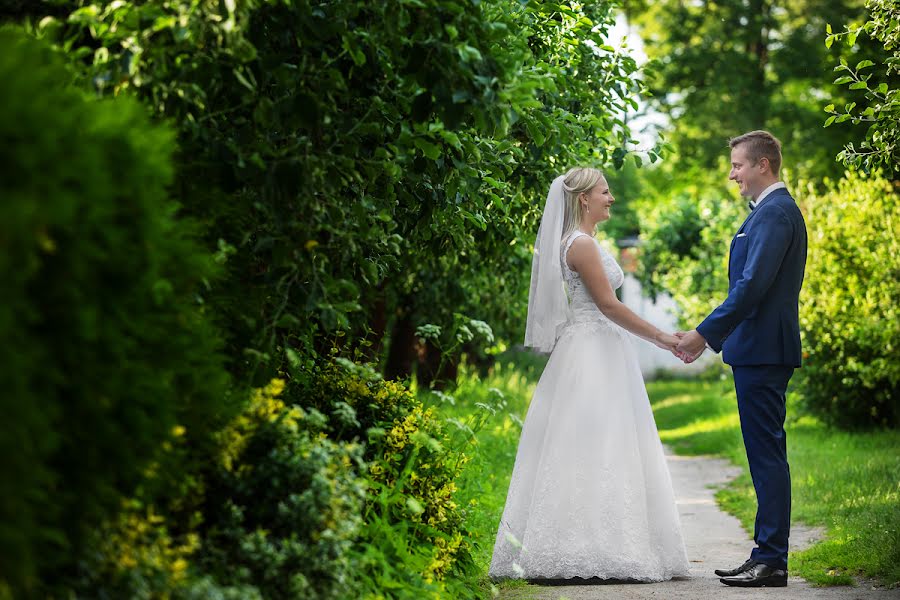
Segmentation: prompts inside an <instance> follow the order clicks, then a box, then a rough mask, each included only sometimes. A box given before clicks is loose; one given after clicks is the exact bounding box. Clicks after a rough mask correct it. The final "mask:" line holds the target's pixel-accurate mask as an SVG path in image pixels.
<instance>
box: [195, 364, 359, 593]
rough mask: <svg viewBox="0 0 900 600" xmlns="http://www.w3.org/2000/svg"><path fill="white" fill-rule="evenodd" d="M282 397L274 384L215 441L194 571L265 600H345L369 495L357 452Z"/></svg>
mask: <svg viewBox="0 0 900 600" xmlns="http://www.w3.org/2000/svg"><path fill="white" fill-rule="evenodd" d="M283 389H284V382H283V381H282V380H280V379H276V380H273V381H272V382H271V383H270V384H269V385H268V386H266V387H265V388H263V389H260V390H256V391H254V393H253V398H252V400H251V402H250V405H249V406H248V408H247V409H246V410H245V412H244V413H243V414H241V415H240V416H239V417H238V418H237V419H236V420H235V421H234V422H233V423H232V424H231V425H230V426H229V427H227V428H226V429H225V430H224V431H223V432H222V442H223V443H222V453H221V455H220V457H219V461H218V464H217V465H216V468H215V469H214V471H213V474H212V476H211V477H210V481H209V483H208V488H207V498H206V500H207V503H206V513H205V515H204V524H203V528H204V533H203V543H202V546H201V549H200V550H199V552H198V555H197V564H198V567H199V568H200V569H201V570H202V571H203V572H204V573H208V574H210V575H211V576H212V577H213V578H214V579H215V581H217V582H222V583H225V584H228V585H252V586H254V587H255V588H257V589H258V590H259V591H260V593H261V594H262V596H263V597H265V598H276V599H277V598H284V599H288V598H290V599H293V598H321V599H323V600H324V599H329V598H334V599H341V598H347V597H350V596H351V590H352V589H353V585H354V581H353V577H354V572H355V565H354V563H353V556H352V554H351V552H350V550H351V548H352V546H353V544H354V543H355V542H356V540H357V537H358V534H359V528H360V525H361V514H360V512H361V509H362V505H363V499H364V497H365V490H366V488H365V485H364V481H363V480H362V479H361V477H360V476H359V473H360V472H361V471H363V470H364V468H365V466H364V464H363V463H362V447H361V445H360V444H358V443H355V442H343V441H335V440H332V439H329V438H328V437H327V434H326V432H325V431H324V429H325V426H326V424H327V421H326V419H325V417H324V416H323V415H322V414H321V413H319V412H318V411H317V410H315V409H308V410H307V409H303V408H300V407H298V406H288V405H286V404H285V403H284V402H283V401H282V400H281V399H279V396H280V395H281V393H282V391H283Z"/></svg>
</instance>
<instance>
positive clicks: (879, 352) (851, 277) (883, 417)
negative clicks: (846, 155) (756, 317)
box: [798, 175, 900, 428]
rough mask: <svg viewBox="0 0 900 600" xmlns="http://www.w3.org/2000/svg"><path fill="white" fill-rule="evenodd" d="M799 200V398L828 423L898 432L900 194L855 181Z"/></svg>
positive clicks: (872, 180) (880, 182) (870, 181)
mask: <svg viewBox="0 0 900 600" xmlns="http://www.w3.org/2000/svg"><path fill="white" fill-rule="evenodd" d="M801 201H802V203H803V205H804V206H805V208H806V214H807V219H808V222H809V260H808V263H807V269H806V272H807V275H806V279H805V280H804V284H803V292H802V295H801V304H800V322H801V327H802V331H803V349H804V366H803V368H802V369H800V370H799V372H798V373H799V375H800V386H799V388H798V389H799V390H800V392H801V394H802V395H803V398H804V400H805V403H806V405H807V407H808V408H809V410H811V411H812V412H813V413H814V414H817V415H820V416H821V417H823V418H824V420H826V421H828V422H829V423H833V424H836V425H840V426H843V427H847V428H853V427H864V426H870V425H887V426H891V427H897V426H900V362H898V361H897V352H898V349H900V312H898V311H900V277H898V275H900V239H898V237H897V232H898V227H897V224H898V223H900V190H898V188H897V186H896V185H895V184H892V183H890V182H888V181H885V180H884V179H882V178H880V177H876V176H870V177H863V176H859V175H848V176H847V177H846V178H844V179H841V180H840V181H839V182H838V183H837V184H833V185H831V187H830V189H829V190H828V191H827V192H826V193H824V194H810V195H807V196H805V197H803V198H802V199H801Z"/></svg>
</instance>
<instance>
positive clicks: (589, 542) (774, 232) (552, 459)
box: [489, 131, 806, 587]
mask: <svg viewBox="0 0 900 600" xmlns="http://www.w3.org/2000/svg"><path fill="white" fill-rule="evenodd" d="M730 147H731V172H730V174H729V179H730V180H733V181H735V182H736V183H737V184H738V186H739V187H740V193H741V195H742V196H743V197H746V198H747V199H748V200H749V207H750V213H749V214H748V216H747V218H746V219H745V220H744V222H743V224H742V225H741V226H740V228H739V229H738V231H737V233H736V234H735V236H734V239H733V240H732V242H731V248H730V251H729V262H728V279H729V286H728V290H727V296H726V298H725V300H724V301H723V302H722V303H721V304H720V305H719V306H718V307H717V308H716V309H715V310H714V311H712V313H710V315H709V316H708V317H707V318H706V319H704V320H703V322H702V323H700V324H699V325H697V327H696V328H695V329H693V330H691V331H688V332H679V333H676V334H666V333H664V332H662V331H660V330H659V329H658V328H657V327H655V326H654V325H652V324H651V323H648V322H647V321H645V320H643V319H642V318H640V317H639V316H638V315H636V314H635V313H633V312H632V311H631V310H630V309H628V308H627V307H626V306H625V305H624V304H622V303H621V302H619V300H618V299H617V298H616V295H615V289H617V288H618V287H619V286H621V285H622V283H623V281H624V274H623V272H622V269H621V267H620V266H619V265H618V263H617V262H616V260H615V259H614V257H613V256H612V255H610V254H609V253H608V252H607V251H606V250H604V249H603V247H602V246H601V245H600V244H599V242H597V240H596V239H595V238H594V236H593V233H594V230H595V228H596V226H597V224H598V223H600V222H603V221H606V220H607V219H609V218H610V207H611V206H612V204H613V203H614V202H615V199H614V197H613V195H612V193H611V191H610V189H609V185H608V184H607V182H606V179H605V177H604V176H603V174H602V173H601V172H600V171H598V170H596V169H591V168H575V169H572V170H570V171H569V172H568V173H566V174H565V175H561V176H559V177H557V178H556V179H555V180H554V181H553V184H552V185H551V187H550V192H549V194H548V195H547V202H546V204H545V207H544V213H543V216H542V218H541V224H540V228H539V230H538V235H537V239H536V241H535V252H534V257H533V261H532V273H531V287H530V292H529V299H528V319H527V322H526V330H525V345H526V346H529V347H532V348H534V349H536V350H538V351H540V352H545V353H547V352H549V353H550V356H549V360H548V362H547V365H546V367H545V368H544V371H543V373H542V374H541V377H540V380H539V381H538V383H537V385H536V387H535V391H534V395H533V396H532V400H531V403H530V405H529V408H528V412H527V415H526V417H525V421H524V423H523V427H522V433H521V437H520V439H519V446H518V449H517V454H516V460H515V466H514V468H513V473H512V478H511V481H510V486H509V490H508V492H507V500H506V504H505V506H504V509H503V515H502V518H501V520H500V524H499V527H498V531H497V536H496V541H495V544H494V551H493V556H492V560H491V566H490V571H489V575H490V576H491V577H492V578H495V579H501V578H521V579H530V580H559V579H570V578H575V577H578V578H583V579H589V578H600V579H613V580H633V581H665V580H668V579H671V578H673V577H689V576H690V574H689V565H688V559H687V555H686V550H685V546H684V542H683V539H682V533H681V525H680V521H679V516H678V511H677V507H676V504H675V497H674V493H673V490H672V482H671V477H670V474H669V471H668V467H667V465H666V462H665V457H664V454H663V450H662V444H661V442H660V439H659V435H658V432H657V429H656V423H655V421H654V418H653V413H652V411H651V409H650V403H649V400H648V398H647V392H646V388H645V386H644V381H643V377H642V375H641V372H640V368H639V366H638V360H637V355H636V354H635V350H634V347H633V345H632V344H633V340H632V337H631V336H633V335H634V336H638V337H641V338H644V339H646V340H648V341H650V342H652V343H654V344H656V345H657V346H659V347H661V348H665V349H667V350H670V351H672V352H673V353H674V354H675V355H676V356H678V357H679V358H681V359H682V360H684V361H685V362H688V363H689V362H692V361H694V360H696V359H697V358H698V357H699V356H700V355H701V354H702V353H703V352H704V351H705V350H706V349H707V348H708V349H710V350H712V351H713V352H717V353H718V352H722V358H723V360H724V362H726V363H727V364H729V365H730V366H731V368H732V371H733V374H734V385H735V391H736V395H737V408H738V412H739V414H740V421H741V430H742V433H743V438H744V445H745V448H746V451H747V458H748V460H749V464H750V473H751V476H752V478H753V484H754V487H755V489H756V496H757V507H758V510H757V515H756V523H755V528H754V535H753V540H754V543H755V546H754V547H753V548H752V550H751V551H750V554H749V557H748V559H747V560H746V562H744V564H742V565H741V566H739V567H736V568H732V569H728V570H717V571H716V574H717V575H718V576H719V577H720V581H721V582H722V583H724V584H727V585H732V586H742V587H766V586H771V587H783V586H785V585H787V555H788V535H789V530H790V510H791V488H790V470H789V467H788V462H787V448H786V439H785V432H784V419H785V393H786V390H787V385H788V382H789V380H790V378H791V376H792V374H793V372H794V369H795V368H797V367H799V366H800V361H801V350H800V325H799V315H798V301H799V293H800V287H801V285H802V282H803V274H804V269H805V265H806V226H805V223H804V220H803V216H802V215H801V213H800V210H799V208H798V207H797V204H796V203H795V201H794V199H793V198H792V197H791V195H790V193H789V192H788V191H787V189H786V188H785V185H784V183H782V182H781V181H780V179H779V171H780V168H781V144H780V142H779V141H778V140H777V139H776V138H775V137H774V136H772V135H771V134H770V133H768V132H765V131H753V132H750V133H746V134H744V135H741V136H738V137H736V138H733V139H732V140H730ZM724 291H725V290H723V292H724Z"/></svg>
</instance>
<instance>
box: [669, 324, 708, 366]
mask: <svg viewBox="0 0 900 600" xmlns="http://www.w3.org/2000/svg"><path fill="white" fill-rule="evenodd" d="M676 335H677V334H676ZM679 337H680V338H681V341H680V342H679V343H678V346H677V347H676V348H675V351H676V352H678V353H679V354H681V355H682V356H681V359H682V360H683V361H684V362H685V363H692V362H694V361H695V360H697V359H698V358H699V357H700V355H701V354H703V351H704V350H705V349H706V340H705V339H704V338H703V336H702V335H700V334H699V333H697V330H696V329H692V330H690V331H688V332H687V333H684V334H682V335H680V336H679Z"/></svg>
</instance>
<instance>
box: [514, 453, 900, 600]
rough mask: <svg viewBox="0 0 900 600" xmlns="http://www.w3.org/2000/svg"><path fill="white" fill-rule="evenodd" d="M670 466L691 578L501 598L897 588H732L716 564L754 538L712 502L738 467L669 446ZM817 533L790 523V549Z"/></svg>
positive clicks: (711, 596) (813, 593) (802, 584)
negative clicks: (681, 452)
mask: <svg viewBox="0 0 900 600" xmlns="http://www.w3.org/2000/svg"><path fill="white" fill-rule="evenodd" d="M667 458H668V461H669V470H670V471H671V473H672V483H673V485H674V487H675V495H676V499H677V501H678V509H679V512H680V514H681V523H682V528H683V533H684V538H685V539H684V542H685V546H686V547H687V553H688V558H689V559H690V561H691V577H690V578H686V579H678V580H672V581H666V582H662V583H585V584H582V585H528V586H522V587H516V588H512V589H508V590H503V591H502V592H501V594H500V599H501V600H562V599H568V600H595V599H596V600H606V599H609V600H645V599H646V600H650V599H653V600H731V599H740V600H755V599H757V598H760V599H762V598H764V599H765V600H775V599H778V600H830V599H833V600H870V599H877V600H889V599H891V600H893V599H900V590H884V589H872V585H871V584H868V585H859V586H857V587H849V586H840V587H812V586H811V585H809V584H808V583H806V581H804V580H802V579H798V578H795V577H791V578H789V579H788V587H786V588H762V589H752V588H734V587H729V586H726V585H723V584H722V583H720V582H719V579H718V577H717V576H716V575H715V573H713V570H714V569H722V568H731V567H734V566H737V565H739V564H741V563H742V562H744V560H746V558H747V557H748V556H749V554H750V549H751V548H752V547H753V542H752V541H751V540H749V539H748V538H747V534H746V533H745V532H744V530H743V528H742V527H741V525H740V523H739V522H738V520H737V519H736V518H735V517H732V516H731V515H728V514H726V513H724V512H722V511H721V510H719V508H718V506H716V502H715V498H714V494H715V491H716V489H717V488H718V487H720V486H722V485H723V484H725V483H727V482H728V481H730V480H731V479H733V478H734V477H736V476H737V475H738V474H739V472H740V470H739V469H738V468H737V467H735V466H733V465H731V464H730V463H729V462H728V461H726V460H724V459H718V458H708V457H688V456H676V455H673V454H671V453H669V451H668V450H667ZM819 535H820V533H819V532H817V531H815V530H811V529H807V528H803V527H800V526H798V525H796V524H794V525H793V526H792V527H791V549H792V550H798V549H802V548H805V547H808V546H809V545H810V544H811V543H813V542H814V541H815V540H816V539H818V536H819Z"/></svg>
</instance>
